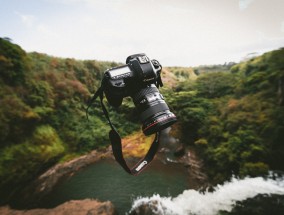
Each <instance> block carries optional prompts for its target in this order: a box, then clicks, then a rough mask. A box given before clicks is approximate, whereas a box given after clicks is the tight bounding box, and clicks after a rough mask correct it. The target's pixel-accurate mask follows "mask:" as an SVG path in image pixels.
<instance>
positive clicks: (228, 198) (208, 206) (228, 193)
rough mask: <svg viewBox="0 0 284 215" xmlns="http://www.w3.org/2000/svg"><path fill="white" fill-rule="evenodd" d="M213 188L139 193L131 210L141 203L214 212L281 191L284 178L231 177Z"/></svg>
mask: <svg viewBox="0 0 284 215" xmlns="http://www.w3.org/2000/svg"><path fill="white" fill-rule="evenodd" d="M214 190H215V191H214V192H209V191H206V192H205V193H201V192H199V191H196V190H185V191H184V192H183V193H182V194H180V195H178V196H177V197H175V198H172V197H161V196H160V195H158V194H157V195H153V196H152V197H139V198H138V199H136V200H135V201H134V202H133V204H132V209H131V211H132V210H134V209H135V208H137V207H139V206H141V205H149V207H150V208H152V211H153V212H154V213H156V214H161V215H186V214H188V215H191V214H195V215H216V214H218V211H220V210H224V211H228V212H230V211H231V210H232V208H233V207H234V205H235V203H236V202H237V201H243V200H246V199H248V198H252V197H255V196H256V195H258V194H280V195H284V178H283V177H281V178H280V177H279V178H277V179H264V178H262V177H257V178H245V179H236V178H233V179H232V180H231V181H230V182H226V183H224V184H223V185H218V186H216V187H215V189H214Z"/></svg>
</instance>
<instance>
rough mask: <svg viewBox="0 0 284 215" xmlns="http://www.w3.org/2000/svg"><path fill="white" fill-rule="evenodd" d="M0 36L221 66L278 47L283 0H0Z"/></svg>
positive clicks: (87, 51)
mask: <svg viewBox="0 0 284 215" xmlns="http://www.w3.org/2000/svg"><path fill="white" fill-rule="evenodd" d="M0 37H8V38H10V39H11V40H12V42H13V43H16V44H18V45H20V46H21V47H22V48H23V49H24V50H25V51H27V52H32V51H36V52H40V53H46V54H48V55H52V56H56V57H64V58H67V57H68V58H75V59H82V60H87V59H88V60H90V59H96V60H106V61H116V62H125V59H126V57H127V56H129V55H132V54H137V53H146V54H147V55H148V56H149V57H150V58H151V59H157V60H159V61H160V63H161V64H162V65H163V66H197V65H210V64H224V63H226V62H232V61H234V62H239V61H241V60H243V59H244V58H245V57H246V56H247V55H248V54H250V53H257V54H262V53H264V52H267V51H270V50H275V49H278V48H281V47H284V0H0Z"/></svg>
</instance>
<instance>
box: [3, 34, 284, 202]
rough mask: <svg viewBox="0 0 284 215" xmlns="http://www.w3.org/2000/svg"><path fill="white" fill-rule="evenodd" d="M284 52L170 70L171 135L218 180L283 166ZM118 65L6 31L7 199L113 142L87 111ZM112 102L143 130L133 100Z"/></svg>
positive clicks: (120, 116)
mask: <svg viewBox="0 0 284 215" xmlns="http://www.w3.org/2000/svg"><path fill="white" fill-rule="evenodd" d="M283 59H284V49H283V48H282V49H279V50H275V51H272V52H268V53H265V54H263V55H261V56H258V57H254V58H251V59H248V60H246V61H244V62H241V63H238V64H235V63H229V64H227V65H216V66H201V67H194V68H181V67H170V68H165V69H164V70H163V73H162V76H163V77H162V78H163V80H164V79H165V80H166V81H165V87H163V88H162V89H161V92H162V94H163V96H164V97H165V98H166V101H167V103H168V104H169V106H170V108H171V110H172V112H174V113H175V114H176V115H177V118H178V123H177V124H176V125H175V126H174V129H173V135H175V136H177V137H178V138H180V139H181V141H182V142H183V143H185V144H186V145H188V146H194V147H196V148H197V150H198V152H199V154H200V156H201V157H202V159H203V160H204V162H205V167H206V171H207V174H208V176H209V177H210V179H211V180H212V181H214V182H216V183H217V182H221V181H224V180H226V179H228V178H230V177H231V176H232V174H234V175H236V176H240V177H243V176H247V175H250V176H258V175H265V174H267V172H268V171H269V170H284V165H283V163H284V60H283ZM161 64H163V62H161ZM118 65H120V64H119V63H116V62H101V61H96V60H75V59H70V58H66V59H65V58H58V57H52V56H49V55H46V54H41V53H36V52H32V53H27V52H25V51H24V50H23V49H22V48H21V47H20V46H18V45H17V44H14V43H13V42H12V41H11V40H10V39H9V38H0V133H1V134H0V194H1V195H0V196H1V201H5V200H7V199H8V198H9V195H12V194H13V193H14V192H17V191H18V189H20V188H21V187H23V185H25V184H28V183H30V182H31V181H32V180H33V179H34V178H35V177H36V176H38V175H39V174H41V173H43V172H44V171H46V170H47V169H48V168H49V167H51V166H53V165H54V164H56V163H59V162H64V161H66V160H69V159H72V158H74V157H77V156H79V155H82V154H85V153H87V152H89V151H91V150H94V149H98V150H100V149H104V148H106V147H108V146H109V140H108V135H107V134H108V131H109V127H108V124H107V121H106V119H105V118H104V116H103V114H102V110H101V108H100V105H99V102H96V103H95V104H94V105H93V106H92V108H90V112H89V115H90V117H89V120H87V118H86V113H85V110H86V107H87V104H88V101H89V99H90V97H91V96H92V94H93V93H94V92H95V91H96V90H97V89H98V87H99V85H100V82H101V79H102V77H103V74H104V71H105V70H106V69H108V68H111V67H114V66H118ZM105 102H107V101H105ZM107 107H108V110H109V112H110V117H111V119H112V122H113V123H114V124H115V126H116V127H117V128H118V129H119V132H120V134H122V136H126V135H129V134H132V133H133V132H137V131H140V122H139V120H138V118H137V113H136V112H135V109H134V105H133V102H132V100H131V99H130V98H124V101H123V104H122V105H121V106H120V107H119V108H117V109H115V108H112V107H110V106H107ZM11 188H13V189H11ZM2 197H3V198H2ZM1 203H2V202H1Z"/></svg>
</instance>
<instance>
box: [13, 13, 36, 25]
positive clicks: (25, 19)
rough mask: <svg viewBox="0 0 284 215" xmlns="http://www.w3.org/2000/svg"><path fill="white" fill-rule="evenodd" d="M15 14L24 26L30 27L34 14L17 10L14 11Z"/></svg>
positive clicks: (32, 23) (33, 20)
mask: <svg viewBox="0 0 284 215" xmlns="http://www.w3.org/2000/svg"><path fill="white" fill-rule="evenodd" d="M15 14H16V15H17V16H19V17H20V19H21V22H22V23H23V24H24V26H25V27H28V28H31V27H33V25H34V23H35V20H36V18H35V16H33V15H30V14H21V13H20V12H18V11H15Z"/></svg>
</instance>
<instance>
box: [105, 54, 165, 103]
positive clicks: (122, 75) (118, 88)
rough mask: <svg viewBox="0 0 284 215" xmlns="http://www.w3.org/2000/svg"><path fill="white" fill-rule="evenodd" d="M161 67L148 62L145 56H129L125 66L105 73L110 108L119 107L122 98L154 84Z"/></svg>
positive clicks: (155, 62)
mask: <svg viewBox="0 0 284 215" xmlns="http://www.w3.org/2000/svg"><path fill="white" fill-rule="evenodd" d="M161 70H162V67H161V65H160V63H159V62H158V61H156V60H149V58H148V57H147V56H146V55H145V54H135V55H131V56H129V57H128V58H127V59H126V65H123V66H119V67H114V68H111V69H109V70H107V71H106V72H105V75H104V80H103V81H104V84H106V88H105V95H106V98H107V100H108V102H109V104H110V105H111V106H114V107H118V106H120V105H121V103H122V100H123V98H124V97H127V96H132V95H133V94H135V92H136V91H137V90H139V89H141V88H144V87H146V86H147V85H150V84H156V83H157V80H159V78H160V73H161Z"/></svg>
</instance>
